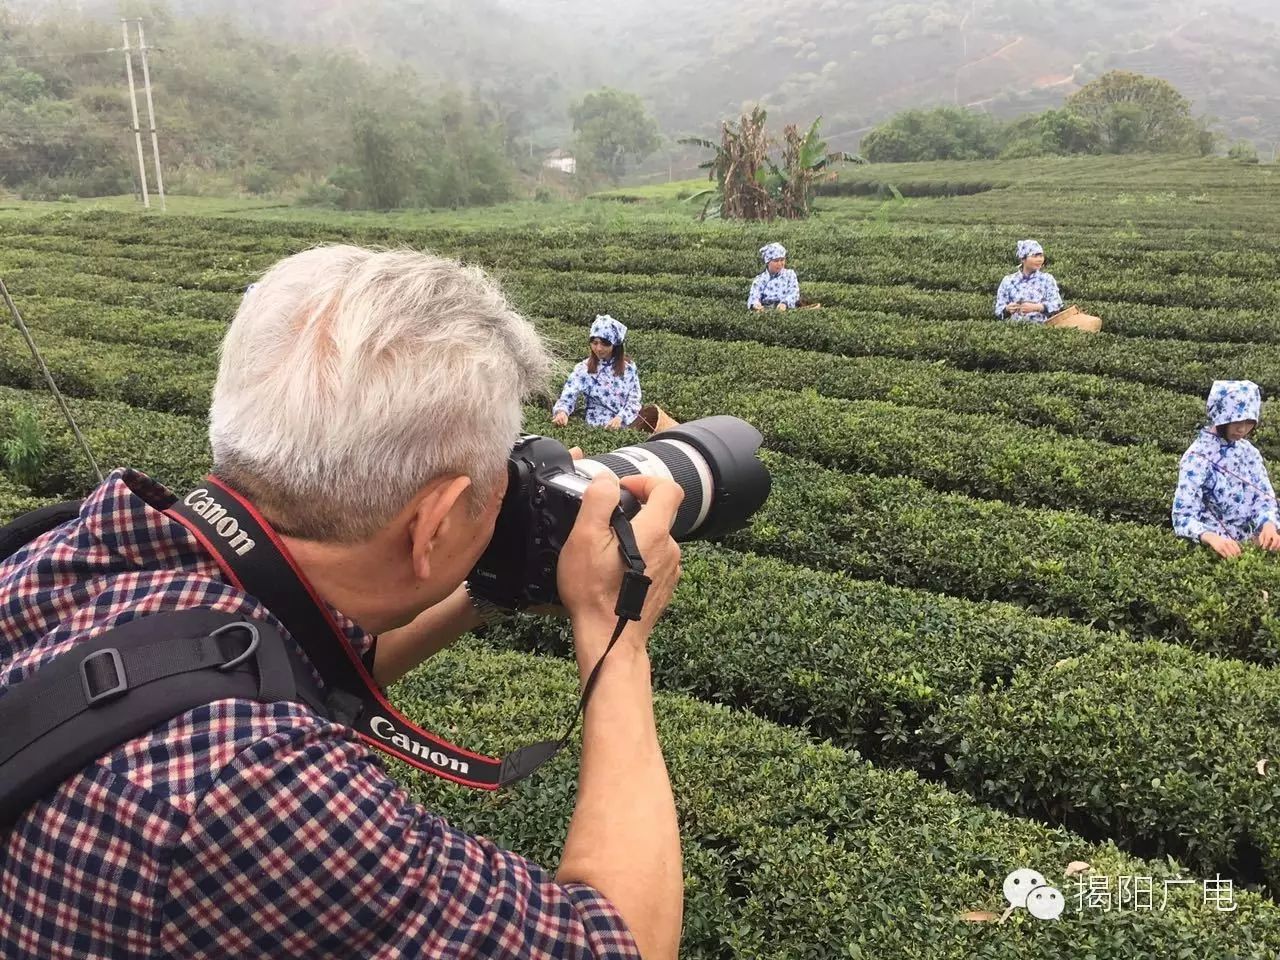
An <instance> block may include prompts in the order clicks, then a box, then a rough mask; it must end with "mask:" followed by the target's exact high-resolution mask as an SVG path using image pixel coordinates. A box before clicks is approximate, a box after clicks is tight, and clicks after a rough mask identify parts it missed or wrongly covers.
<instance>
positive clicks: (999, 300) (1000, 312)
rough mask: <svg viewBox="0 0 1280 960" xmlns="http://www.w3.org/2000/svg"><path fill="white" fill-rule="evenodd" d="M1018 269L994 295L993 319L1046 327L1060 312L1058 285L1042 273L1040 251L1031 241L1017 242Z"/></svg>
mask: <svg viewBox="0 0 1280 960" xmlns="http://www.w3.org/2000/svg"><path fill="white" fill-rule="evenodd" d="M1018 259H1019V260H1020V261H1022V267H1021V268H1020V269H1019V270H1018V271H1017V272H1016V273H1011V274H1009V275H1008V276H1007V277H1005V278H1004V279H1003V280H1001V281H1000V289H999V290H998V291H997V292H996V316H997V317H1000V318H1002V319H1003V318H1005V317H1010V318H1012V319H1014V320H1018V321H1021V322H1023V323H1046V322H1047V321H1048V320H1049V318H1050V317H1051V316H1052V315H1053V314H1055V313H1057V312H1058V311H1059V310H1061V309H1062V294H1060V293H1059V292H1058V281H1056V280H1055V279H1053V275H1052V274H1048V273H1045V272H1044V270H1043V269H1041V268H1042V267H1044V248H1043V247H1042V246H1040V244H1039V243H1038V242H1036V241H1035V240H1019V241H1018Z"/></svg>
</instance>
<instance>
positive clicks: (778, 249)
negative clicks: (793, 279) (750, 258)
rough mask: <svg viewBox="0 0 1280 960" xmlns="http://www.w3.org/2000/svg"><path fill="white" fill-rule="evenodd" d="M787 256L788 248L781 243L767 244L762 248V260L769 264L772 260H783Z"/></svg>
mask: <svg viewBox="0 0 1280 960" xmlns="http://www.w3.org/2000/svg"><path fill="white" fill-rule="evenodd" d="M786 255H787V248H786V247H784V246H783V245H782V244H780V243H766V244H765V245H764V246H763V247H761V248H760V259H761V260H763V261H764V262H765V264H768V263H769V261H770V260H781V259H783V258H784V257H786Z"/></svg>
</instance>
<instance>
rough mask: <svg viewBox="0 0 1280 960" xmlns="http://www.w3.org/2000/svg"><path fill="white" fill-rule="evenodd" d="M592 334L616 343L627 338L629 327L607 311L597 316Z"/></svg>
mask: <svg viewBox="0 0 1280 960" xmlns="http://www.w3.org/2000/svg"><path fill="white" fill-rule="evenodd" d="M590 336H592V337H599V338H600V339H601V340H608V341H609V342H610V343H612V344H615V345H616V344H619V343H621V342H622V341H623V340H625V339H627V328H626V327H625V326H624V325H623V324H622V323H620V322H619V321H617V320H615V319H613V317H611V316H609V315H608V314H607V313H601V314H598V315H597V316H596V321H595V323H593V324H591V333H590Z"/></svg>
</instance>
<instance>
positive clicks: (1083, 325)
mask: <svg viewBox="0 0 1280 960" xmlns="http://www.w3.org/2000/svg"><path fill="white" fill-rule="evenodd" d="M1045 326H1046V327H1066V328H1070V329H1072V330H1083V331H1084V332H1085V333H1097V332H1098V331H1099V330H1101V329H1102V318H1101V317H1095V316H1092V315H1091V314H1088V313H1085V312H1084V311H1083V310H1081V309H1080V308H1079V307H1077V306H1075V305H1074V304H1072V305H1071V306H1069V307H1067V308H1066V309H1065V310H1060V311H1058V312H1057V313H1055V314H1054V315H1053V316H1052V317H1050V318H1049V322H1048V323H1046V324H1045Z"/></svg>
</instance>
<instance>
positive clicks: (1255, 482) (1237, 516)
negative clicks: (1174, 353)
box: [1173, 380, 1280, 557]
mask: <svg viewBox="0 0 1280 960" xmlns="http://www.w3.org/2000/svg"><path fill="white" fill-rule="evenodd" d="M1206 407H1207V411H1208V415H1209V416H1208V423H1207V425H1206V426H1205V427H1204V428H1203V429H1202V430H1201V431H1200V436H1199V437H1197V438H1196V441H1195V443H1193V444H1191V446H1190V447H1188V448H1187V452H1186V453H1184V454H1183V455H1182V463H1181V466H1180V469H1179V471H1178V489H1177V491H1176V492H1175V493H1174V497H1173V530H1174V532H1175V533H1176V534H1177V535H1178V536H1180V537H1186V538H1187V539H1188V540H1196V541H1198V542H1200V543H1203V544H1205V545H1207V546H1208V547H1210V548H1212V549H1213V551H1214V552H1215V553H1217V554H1218V555H1219V556H1222V557H1234V556H1238V555H1239V553H1240V544H1241V543H1242V542H1245V541H1248V540H1256V541H1257V543H1258V545H1259V546H1261V547H1263V548H1264V549H1266V550H1280V531H1277V529H1276V520H1277V516H1276V495H1275V491H1274V490H1272V488H1271V480H1270V479H1269V478H1268V477H1267V468H1266V465H1265V464H1264V463H1263V462H1262V454H1260V453H1259V452H1258V448H1257V447H1255V446H1254V445H1253V444H1252V443H1250V442H1249V441H1248V440H1247V439H1246V438H1247V437H1248V436H1249V434H1251V433H1252V432H1253V430H1254V428H1255V427H1257V425H1258V419H1259V418H1260V417H1261V415H1262V391H1261V390H1259V389H1258V385H1257V384H1256V383H1254V382H1253V381H1252V380H1215V381H1214V382H1213V387H1212V388H1211V389H1210V390H1209V400H1208V402H1207V403H1206Z"/></svg>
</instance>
